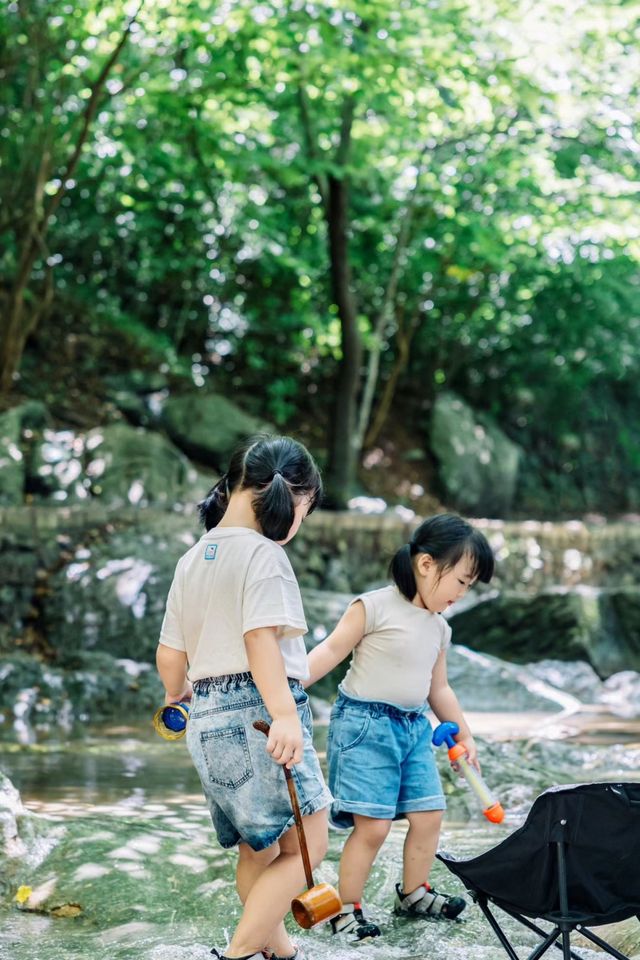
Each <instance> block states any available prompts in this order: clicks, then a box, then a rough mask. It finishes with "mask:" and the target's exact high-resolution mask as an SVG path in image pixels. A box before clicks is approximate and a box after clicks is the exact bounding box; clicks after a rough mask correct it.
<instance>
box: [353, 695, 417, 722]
mask: <svg viewBox="0 0 640 960" xmlns="http://www.w3.org/2000/svg"><path fill="white" fill-rule="evenodd" d="M340 705H342V706H349V707H359V708H360V709H361V710H363V711H365V712H367V713H370V714H371V716H372V717H381V716H388V717H395V718H396V719H407V720H416V719H417V718H418V717H424V716H425V706H426V704H423V705H422V706H420V707H401V706H400V705H399V704H395V703H387V702H386V701H384V700H361V699H360V698H359V697H352V696H351V695H350V694H348V693H345V692H344V690H343V689H342V687H338V696H337V698H336V706H340Z"/></svg>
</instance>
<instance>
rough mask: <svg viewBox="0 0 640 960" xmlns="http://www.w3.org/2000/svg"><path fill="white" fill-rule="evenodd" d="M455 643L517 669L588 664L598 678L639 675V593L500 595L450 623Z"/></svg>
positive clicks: (569, 591) (581, 590)
mask: <svg viewBox="0 0 640 960" xmlns="http://www.w3.org/2000/svg"><path fill="white" fill-rule="evenodd" d="M451 622H452V626H453V636H454V639H455V640H456V641H457V642H458V643H463V644H464V645H465V646H467V647H470V648H472V649H474V650H480V651H482V652H484V653H492V654H495V655H496V656H499V657H502V658H503V659H505V660H511V661H513V662H515V663H528V662H531V661H537V660H544V659H555V660H586V661H587V662H588V663H590V664H591V666H592V667H593V668H594V670H595V671H596V673H597V674H598V675H599V676H600V677H610V676H611V675H612V674H614V673H618V672H621V671H626V670H635V671H640V643H639V642H638V638H639V637H640V589H638V588H637V587H628V588H625V589H620V590H615V589H609V590H603V589H598V588H596V587H576V588H574V589H562V588H555V589H548V590H543V591H541V592H540V593H538V594H536V595H535V596H529V595H525V594H523V593H518V592H512V591H504V592H502V593H500V594H497V595H496V594H494V595H489V596H488V598H487V599H485V600H484V601H482V602H480V603H478V604H476V605H475V606H472V607H470V608H469V609H467V610H463V611H461V612H460V613H459V614H455V615H454V616H452V618H451Z"/></svg>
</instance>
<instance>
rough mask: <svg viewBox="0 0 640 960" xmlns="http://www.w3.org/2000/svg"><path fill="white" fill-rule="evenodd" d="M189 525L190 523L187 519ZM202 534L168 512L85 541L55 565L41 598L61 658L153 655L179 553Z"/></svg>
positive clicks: (44, 623)
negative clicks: (83, 653) (147, 523)
mask: <svg viewBox="0 0 640 960" xmlns="http://www.w3.org/2000/svg"><path fill="white" fill-rule="evenodd" d="M185 526H186V525H185ZM197 536H198V530H197V526H196V523H195V521H194V523H193V532H188V531H187V530H185V528H184V526H182V525H181V524H179V523H178V524H176V523H175V522H174V518H173V517H171V515H167V516H166V517H165V516H164V515H163V514H156V515H155V527H154V529H153V530H149V531H148V532H144V531H142V532H141V531H140V529H139V528H138V527H136V526H123V527H122V528H121V529H119V530H117V531H115V530H111V531H107V535H106V536H105V537H104V538H103V537H100V538H97V537H96V538H92V536H91V532H90V531H87V535H86V537H85V539H84V542H82V541H79V542H77V546H76V549H75V551H74V553H73V555H72V557H71V559H70V562H68V563H66V564H65V565H64V567H61V568H60V569H59V570H57V571H54V572H53V573H52V574H51V576H50V578H49V580H48V584H47V594H46V596H45V597H44V598H43V602H42V610H41V621H40V626H41V629H42V631H43V633H44V635H45V636H46V638H47V643H48V646H49V648H50V649H51V651H53V652H55V659H56V662H57V663H66V662H68V660H69V658H73V657H74V656H75V653H76V651H78V650H79V649H84V650H91V651H102V652H105V653H109V654H111V655H112V656H115V657H129V658H131V659H133V660H142V661H145V660H146V661H151V660H153V657H154V654H155V648H156V644H157V642H158V635H159V632H160V625H161V623H162V617H163V614H164V608H165V603H166V599H167V593H168V591H169V586H170V584H171V579H172V577H173V572H174V569H175V565H176V563H177V561H178V559H179V557H180V556H181V555H182V554H183V553H184V552H185V551H186V550H187V548H188V547H189V546H191V545H192V544H193V543H195V540H196V539H197Z"/></svg>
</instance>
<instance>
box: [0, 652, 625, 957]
mask: <svg viewBox="0 0 640 960" xmlns="http://www.w3.org/2000/svg"><path fill="white" fill-rule="evenodd" d="M571 666H572V665H571V664H565V665H564V668H566V669H567V670H571ZM314 706H315V707H316V714H317V716H318V723H317V745H318V749H319V750H320V751H321V752H322V750H323V747H324V741H325V736H326V725H325V721H326V705H323V704H322V703H321V702H316V703H315V704H314ZM557 708H558V705H557V704H556V705H555V712H551V711H547V712H544V711H534V712H532V711H522V710H520V711H518V710H512V711H511V712H509V713H504V714H495V713H491V714H490V713H486V712H475V713H472V714H471V720H472V724H473V726H474V727H475V729H476V730H478V732H479V734H480V739H481V742H482V758H483V762H484V765H483V769H484V771H485V776H486V777H487V779H488V781H489V782H491V783H492V785H493V786H495V787H496V789H497V790H498V792H499V793H500V796H501V799H502V801H503V803H504V805H505V807H506V809H507V817H506V821H505V823H504V824H502V825H500V826H495V825H492V824H488V823H487V822H486V821H485V820H484V819H483V818H482V816H481V815H480V814H479V812H478V811H477V810H476V809H475V806H474V803H473V800H472V798H471V797H470V795H469V793H468V791H466V790H465V789H464V788H463V786H462V785H461V784H460V783H457V782H455V781H454V779H453V778H452V777H449V775H448V773H447V771H446V769H445V766H444V763H443V772H444V775H445V778H446V782H445V787H446V790H447V792H448V795H449V810H448V813H447V819H446V822H445V827H444V831H443V835H442V840H441V846H442V847H443V848H444V849H447V850H452V851H455V852H456V853H457V854H459V855H471V854H473V853H476V852H479V851H480V850H482V849H487V848H488V847H490V846H493V845H494V844H495V843H497V842H498V841H499V840H500V839H502V838H503V837H504V836H505V835H506V834H507V833H509V832H511V831H512V830H513V829H514V828H515V827H517V826H518V825H519V824H520V823H521V822H522V820H523V819H524V817H525V816H526V813H527V811H528V809H529V807H530V804H531V802H532V800H533V798H534V797H535V796H536V795H537V793H539V792H540V791H541V790H542V789H544V788H545V787H547V786H549V785H551V784H553V783H563V782H577V781H585V780H605V779H625V780H629V779H637V778H639V777H640V772H639V771H640V721H638V720H633V719H623V720H621V719H620V718H619V717H616V716H615V715H613V714H611V713H608V712H607V711H606V710H603V709H602V708H601V707H598V708H595V707H589V705H585V707H584V709H581V710H575V709H574V710H573V712H572V713H571V717H568V716H567V711H566V710H565V713H564V714H562V713H559V712H558V710H557ZM607 725H609V726H607ZM0 768H1V769H2V770H3V771H4V772H5V773H6V774H7V775H8V776H9V777H10V779H11V780H12V781H13V783H14V785H15V786H16V787H17V788H18V790H19V791H20V794H21V799H22V802H23V804H24V807H25V813H24V814H23V815H22V816H21V817H19V818H18V822H19V825H20V833H21V836H23V840H24V852H23V855H22V857H21V858H20V862H19V866H18V868H17V872H16V874H15V876H12V879H11V890H7V881H6V880H4V881H0V882H3V884H4V891H3V892H4V894H5V896H4V897H3V898H2V901H1V902H2V907H1V908H0V921H1V928H0V958H1V960H85V958H86V960H134V958H136V960H180V958H185V960H186V958H189V960H205V958H206V957H208V956H209V951H210V949H211V947H212V946H213V945H216V946H219V947H224V945H225V944H226V941H227V938H228V936H229V933H230V931H231V930H232V929H233V926H234V924H235V921H236V918H237V916H238V913H239V910H238V903H237V898H236V894H235V890H234V884H233V866H234V855H233V853H232V852H227V851H223V850H221V849H220V848H218V847H217V846H216V844H215V841H214V839H213V834H212V830H211V827H210V823H209V819H208V814H207V811H206V809H205V806H204V803H203V800H202V796H201V792H200V787H199V783H198V781H197V778H196V775H195V773H194V771H193V768H192V766H191V763H190V759H189V756H188V753H187V750H186V747H185V745H184V741H179V742H176V743H166V742H164V741H162V740H160V739H159V738H158V737H157V736H156V735H155V734H154V733H153V731H152V729H151V727H150V724H147V725H145V726H144V728H139V727H126V726H120V727H115V726H113V727H110V728H102V729H100V730H88V731H84V732H82V734H81V735H75V736H74V737H68V738H56V737H55V736H54V735H53V734H49V735H48V736H47V737H44V738H43V737H40V738H35V742H32V743H30V744H29V745H24V744H19V743H16V742H13V741H4V742H2V743H0ZM344 836H345V835H344V834H343V833H341V832H334V831H332V833H331V838H330V851H329V854H328V856H327V858H326V860H325V862H324V864H323V865H322V866H321V868H320V869H319V870H318V871H316V880H317V881H327V882H330V883H336V880H337V866H338V860H339V855H340V850H341V847H342V843H343V840H344ZM403 838H404V828H403V827H402V825H401V824H398V825H397V826H394V828H393V830H392V832H391V835H390V837H389V839H388V841H387V842H386V844H385V846H384V848H383V852H382V853H381V855H380V856H379V858H378V862H377V863H376V865H375V866H374V869H373V873H372V875H371V878H370V882H369V885H368V888H367V898H366V905H367V907H368V910H369V913H370V914H371V916H372V917H374V918H375V919H376V920H377V921H378V922H379V923H380V925H381V926H382V927H383V931H384V936H383V937H381V938H380V939H379V940H377V941H372V942H369V943H367V945H362V946H359V947H356V946H352V945H349V944H337V943H336V941H335V939H332V938H331V936H330V933H329V931H328V930H327V929H326V928H320V929H317V930H314V931H311V932H308V933H307V932H302V931H296V930H295V926H294V925H293V924H292V926H291V929H292V931H294V932H295V934H296V936H298V937H299V939H300V941H301V942H302V943H303V944H304V948H305V952H306V955H307V957H308V958H309V960H329V958H332V960H355V958H362V957H363V956H364V955H366V956H368V957H371V958H373V960H395V958H398V960H399V958H403V960H418V958H420V960H422V958H426V957H429V958H434V960H499V957H500V956H501V948H500V947H499V945H498V943H497V941H496V940H495V938H494V936H493V934H492V932H491V930H490V928H489V926H488V924H487V922H486V921H485V920H484V919H483V917H482V915H481V914H480V911H479V910H478V909H477V907H474V906H472V905H470V906H469V908H468V909H467V910H466V911H465V913H464V915H463V916H464V920H463V921H461V922H457V923H445V922H422V921H413V922H407V921H402V920H399V919H396V918H395V917H394V916H393V914H392V910H391V907H392V903H393V889H394V884H395V882H396V881H397V879H398V876H399V871H400V864H401V858H402V842H403ZM435 880H436V883H437V884H438V885H440V886H441V887H444V888H446V889H448V890H455V891H456V892H458V893H460V892H461V891H460V890H459V888H458V885H457V882H456V881H455V880H454V878H453V877H451V876H450V875H448V874H447V873H446V870H445V868H444V867H442V865H440V864H437V865H436V867H435ZM19 885H28V886H30V887H31V888H33V890H34V891H35V892H36V894H38V895H40V896H42V898H43V902H46V904H47V908H49V907H50V906H51V905H54V904H58V905H65V904H72V905H75V904H77V905H78V907H79V910H78V909H77V908H75V907H74V911H73V912H76V913H77V915H75V916H72V917H69V916H68V917H56V916H52V915H51V914H50V913H49V912H43V913H38V912H30V911H25V910H24V909H20V908H19V907H18V906H17V905H16V904H15V903H12V899H13V892H14V891H15V890H16V889H17V888H18V886H19ZM9 893H11V896H9V895H8V894H9ZM36 899H37V898H36ZM506 926H507V928H508V929H509V930H510V931H511V932H512V933H513V934H514V936H515V943H516V944H518V945H521V946H522V947H523V948H524V947H525V946H526V945H528V951H526V952H530V950H531V949H532V947H533V944H534V943H535V940H533V939H532V938H531V937H530V936H529V935H528V934H527V933H526V932H520V931H519V930H518V929H517V928H516V926H515V924H512V923H510V922H509V921H507V924H506ZM577 952H578V954H579V955H580V956H582V957H584V958H585V960H586V958H593V960H595V958H596V957H601V956H602V954H597V953H595V952H593V951H591V950H589V949H583V948H580V949H579V950H578V951H577Z"/></svg>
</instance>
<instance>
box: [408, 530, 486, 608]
mask: <svg viewBox="0 0 640 960" xmlns="http://www.w3.org/2000/svg"><path fill="white" fill-rule="evenodd" d="M418 553H428V554H430V556H432V557H433V559H434V560H435V562H436V568H437V570H438V571H439V573H440V575H442V574H443V573H444V572H445V571H446V570H450V569H451V567H455V565H456V564H457V563H458V561H459V560H461V559H462V557H464V556H468V557H469V558H470V559H471V563H472V570H471V576H472V577H473V579H474V580H481V581H482V583H489V581H490V580H491V577H492V576H493V567H494V556H493V551H492V549H491V547H490V546H489V544H488V542H487V539H486V537H485V535H484V534H483V533H481V532H480V531H479V530H476V528H475V527H472V526H471V524H470V523H467V521H466V520H463V519H462V517H457V516H455V514H451V513H440V514H438V515H437V516H435V517H429V519H428V520H424V521H423V522H422V523H421V524H420V526H419V527H418V528H417V529H416V530H415V532H414V534H413V536H412V537H411V540H410V541H409V543H405V545H404V546H403V547H401V548H400V549H399V550H398V552H397V553H396V555H395V556H394V558H393V560H392V561H391V563H390V565H389V571H390V573H391V576H392V577H393V579H394V580H395V582H396V585H397V587H398V589H399V590H400V592H401V593H403V594H404V596H405V597H406V598H407V600H413V598H414V597H415V595H416V593H417V590H418V586H417V584H416V578H415V575H414V572H413V562H412V560H413V557H415V556H416V554H418Z"/></svg>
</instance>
